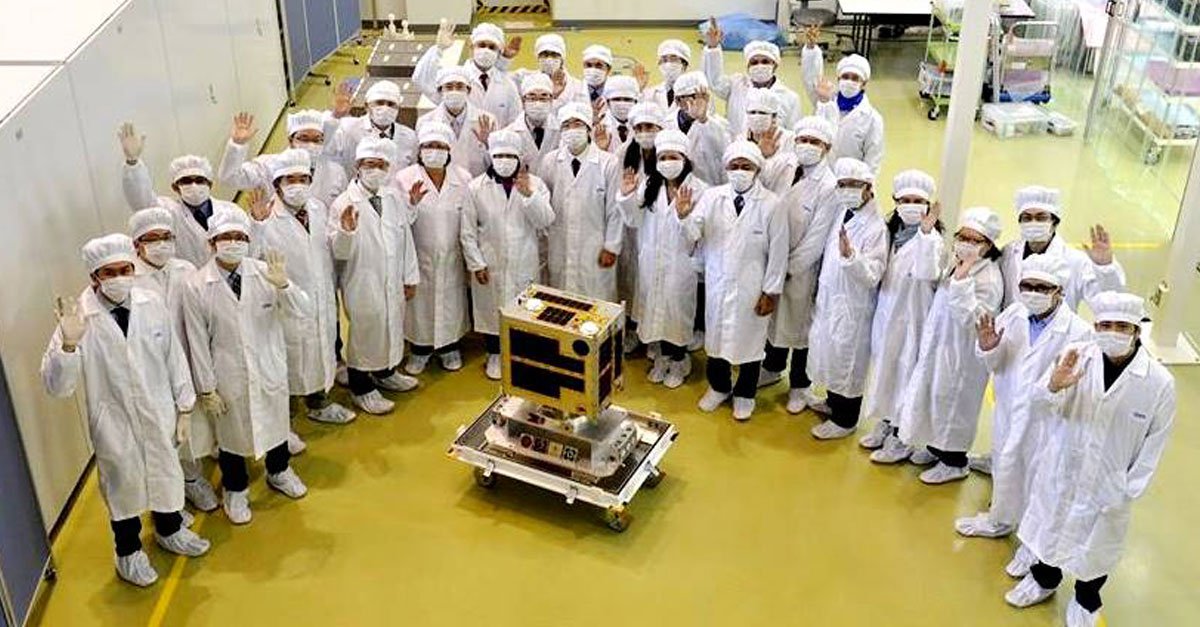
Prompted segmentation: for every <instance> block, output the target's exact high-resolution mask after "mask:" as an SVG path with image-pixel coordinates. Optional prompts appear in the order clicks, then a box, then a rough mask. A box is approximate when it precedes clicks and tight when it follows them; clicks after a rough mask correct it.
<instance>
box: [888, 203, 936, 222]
mask: <svg viewBox="0 0 1200 627" xmlns="http://www.w3.org/2000/svg"><path fill="white" fill-rule="evenodd" d="M928 208H929V207H927V206H926V205H923V204H921V203H919V202H904V203H900V204H898V205H896V215H898V216H900V221H901V222H903V223H905V224H907V225H909V226H911V225H913V224H917V223H919V222H920V221H921V219H922V218H924V217H925V210H926V209H928Z"/></svg>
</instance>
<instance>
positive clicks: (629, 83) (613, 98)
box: [596, 76, 654, 156]
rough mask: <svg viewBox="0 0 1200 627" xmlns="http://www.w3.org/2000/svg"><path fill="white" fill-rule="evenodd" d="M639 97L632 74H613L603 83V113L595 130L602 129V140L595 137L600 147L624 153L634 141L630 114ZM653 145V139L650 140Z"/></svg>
mask: <svg viewBox="0 0 1200 627" xmlns="http://www.w3.org/2000/svg"><path fill="white" fill-rule="evenodd" d="M640 99H641V91H640V90H639V89H638V84H637V79H635V78H633V77H632V76H613V77H612V78H610V79H608V81H606V82H605V84H604V105H605V106H604V115H602V116H601V117H600V124H599V125H597V126H596V130H597V132H599V131H600V129H603V139H604V141H603V142H601V141H599V138H598V139H597V142H596V143H597V144H601V146H600V147H601V148H603V149H604V150H607V151H608V152H611V153H613V154H615V155H618V156H620V155H624V154H625V151H626V149H627V148H628V147H629V145H630V144H631V143H632V142H634V130H633V121H632V120H631V119H630V114H631V113H632V112H633V107H635V106H636V105H637V103H638V101H639V100H640ZM650 145H651V147H653V145H654V144H653V141H651V144H650Z"/></svg>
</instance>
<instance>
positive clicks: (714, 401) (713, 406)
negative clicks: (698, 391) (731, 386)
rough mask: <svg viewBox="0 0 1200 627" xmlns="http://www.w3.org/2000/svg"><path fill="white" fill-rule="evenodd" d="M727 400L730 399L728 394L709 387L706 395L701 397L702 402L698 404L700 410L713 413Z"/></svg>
mask: <svg viewBox="0 0 1200 627" xmlns="http://www.w3.org/2000/svg"><path fill="white" fill-rule="evenodd" d="M727 400H729V395H728V394H724V393H722V392H718V391H716V390H714V389H712V388H708V391H707V392H705V393H704V396H701V397H700V403H699V405H698V406H699V407H700V411H702V412H705V413H711V412H714V411H717V408H718V407H720V406H721V403H724V402H725V401H727Z"/></svg>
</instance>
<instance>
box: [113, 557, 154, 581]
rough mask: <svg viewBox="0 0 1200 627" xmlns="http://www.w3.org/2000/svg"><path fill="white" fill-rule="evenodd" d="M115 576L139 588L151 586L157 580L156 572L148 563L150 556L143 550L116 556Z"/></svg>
mask: <svg viewBox="0 0 1200 627" xmlns="http://www.w3.org/2000/svg"><path fill="white" fill-rule="evenodd" d="M117 576H118V577H120V578H121V579H124V580H125V581H128V582H129V583H131V584H133V585H135V586H138V587H141V588H146V587H149V586H152V585H154V582H156V581H158V572H157V571H155V570H154V567H153V566H151V565H150V557H149V556H148V555H146V552H145V551H137V552H134V553H131V554H129V555H126V556H125V557H118V558H117Z"/></svg>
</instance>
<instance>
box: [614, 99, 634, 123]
mask: <svg viewBox="0 0 1200 627" xmlns="http://www.w3.org/2000/svg"><path fill="white" fill-rule="evenodd" d="M632 108H633V103H632V102H629V101H628V100H613V101H610V102H609V103H608V109H609V110H610V111H612V114H613V117H614V118H617V119H618V120H620V121H622V122H624V121H626V120H628V119H629V110H630V109H632Z"/></svg>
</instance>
